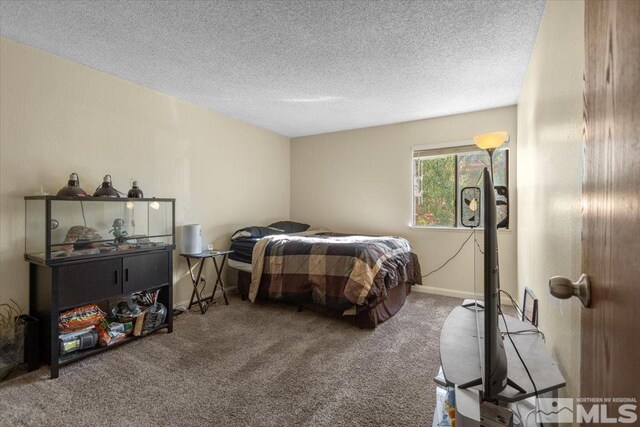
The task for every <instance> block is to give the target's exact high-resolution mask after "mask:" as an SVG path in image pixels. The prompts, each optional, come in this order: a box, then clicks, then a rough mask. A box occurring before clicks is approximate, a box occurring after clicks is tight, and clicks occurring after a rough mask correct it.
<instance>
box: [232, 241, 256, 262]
mask: <svg viewBox="0 0 640 427" xmlns="http://www.w3.org/2000/svg"><path fill="white" fill-rule="evenodd" d="M258 240H260V237H241V238H239V239H236V240H234V241H233V242H232V243H231V247H230V248H229V249H230V250H232V251H233V253H231V254H229V260H234V261H240V262H243V263H248V264H251V255H252V254H253V247H254V246H255V245H256V243H257V242H258Z"/></svg>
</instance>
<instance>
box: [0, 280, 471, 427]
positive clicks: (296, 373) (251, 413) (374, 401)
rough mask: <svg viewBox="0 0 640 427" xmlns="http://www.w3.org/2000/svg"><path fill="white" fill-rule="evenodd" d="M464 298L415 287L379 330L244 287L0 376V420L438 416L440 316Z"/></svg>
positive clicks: (274, 421)
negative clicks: (117, 343)
mask: <svg viewBox="0 0 640 427" xmlns="http://www.w3.org/2000/svg"><path fill="white" fill-rule="evenodd" d="M458 304H460V300H459V299H455V298H447V297H440V296H434V295H427V294H421V293H417V292H413V293H412V294H411V295H410V296H409V298H408V300H407V303H406V305H405V306H404V307H403V308H402V310H400V312H399V313H398V314H397V315H396V316H395V317H394V318H392V319H391V320H389V321H388V322H386V323H384V324H382V325H381V326H379V327H378V328H377V329H375V330H362V329H358V328H357V327H355V326H353V325H351V324H349V323H347V322H344V321H341V320H340V319H334V318H330V317H326V316H323V315H320V314H317V313H314V312H313V311H310V310H305V311H303V312H302V313H298V312H297V311H296V308H295V307H293V306H287V305H282V304H258V305H252V304H250V303H248V302H245V301H241V300H240V299H239V298H237V297H232V298H231V299H230V305H229V306H224V305H221V304H216V305H214V306H212V307H211V308H210V309H209V311H207V313H206V314H205V315H200V314H196V313H187V314H183V315H181V316H178V317H177V318H176V319H175V323H174V332H173V333H172V334H166V333H164V332H159V333H156V334H154V335H151V336H149V337H147V338H145V339H142V340H137V341H134V342H131V343H130V344H127V345H124V346H121V347H119V348H115V349H113V350H112V351H108V352H105V353H101V354H99V355H96V356H94V357H91V358H88V359H85V360H83V361H79V362H77V363H75V364H72V365H69V366H67V367H64V368H62V369H61V371H60V378H58V379H56V380H49V379H48V370H47V368H46V367H44V368H41V369H40V370H38V371H35V372H32V373H29V374H26V375H23V376H20V377H17V378H14V379H12V380H9V381H7V382H5V383H2V384H0V425H2V426H4V425H29V426H32V425H33V426H41V425H42V426H44V425H55V426H59V425H100V426H102V425H104V426H107V425H118V426H140V425H175V426H182V425H185V426H186V425H225V426H226V425H243V426H245V425H246V426H258V425H259V426H291V425H313V426H329V425H331V426H347V425H349V426H352V425H376V426H378V425H381V426H382V425H385V426H391V425H394V426H395V425H401V426H426V425H429V426H430V425H431V422H432V414H433V409H434V407H435V385H434V382H433V377H434V376H435V375H436V373H437V370H438V366H439V353H438V341H439V335H440V328H441V326H442V324H443V322H444V320H445V318H446V316H447V314H448V313H449V311H451V310H452V309H453V307H455V306H456V305H458Z"/></svg>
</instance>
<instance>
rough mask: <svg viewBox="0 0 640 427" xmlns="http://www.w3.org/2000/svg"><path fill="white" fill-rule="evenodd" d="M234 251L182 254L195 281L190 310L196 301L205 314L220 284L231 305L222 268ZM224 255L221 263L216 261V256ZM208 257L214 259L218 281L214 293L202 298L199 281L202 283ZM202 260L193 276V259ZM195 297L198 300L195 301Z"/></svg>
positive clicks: (225, 297) (226, 302)
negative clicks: (201, 277) (223, 279)
mask: <svg viewBox="0 0 640 427" xmlns="http://www.w3.org/2000/svg"><path fill="white" fill-rule="evenodd" d="M230 253H233V251H229V250H213V251H204V252H200V253H199V254H180V256H181V257H184V258H185V259H186V260H187V267H189V275H190V276H191V282H192V283H193V293H191V300H190V301H189V310H191V306H193V305H194V304H195V303H196V302H197V303H198V306H199V307H200V312H201V313H202V314H205V313H206V312H207V309H208V308H209V307H208V304H209V303H210V302H212V301H213V297H215V295H216V290H218V285H220V289H222V297H223V298H224V303H225V304H226V305H229V300H228V299H227V293H226V291H225V290H224V282H223V281H222V269H223V268H224V263H225V262H226V261H227V256H228V255H229V254H230ZM218 257H222V261H221V262H220V265H218V262H217V261H216V258H218ZM207 258H211V260H212V261H213V266H214V267H215V269H216V276H217V277H216V283H215V286H214V287H213V293H212V294H211V297H209V298H206V299H202V295H201V292H200V291H199V290H198V283H200V276H202V268H203V267H204V264H205V261H206V260H207ZM192 259H193V260H196V261H198V260H199V261H200V268H199V269H198V274H197V276H195V277H194V276H193V271H192V269H191V260H192ZM194 298H195V299H196V301H194Z"/></svg>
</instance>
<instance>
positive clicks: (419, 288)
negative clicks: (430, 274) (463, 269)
mask: <svg viewBox="0 0 640 427" xmlns="http://www.w3.org/2000/svg"><path fill="white" fill-rule="evenodd" d="M411 292H422V293H425V294H432V295H442V296H445V297H454V298H462V299H467V298H469V299H473V298H475V294H474V293H473V292H469V291H459V290H456V289H447V288H436V287H434V286H424V285H416V286H413V287H412V288H411ZM500 302H501V303H502V304H507V305H513V304H512V303H511V300H510V299H509V298H508V297H506V296H504V295H502V296H501V297H500Z"/></svg>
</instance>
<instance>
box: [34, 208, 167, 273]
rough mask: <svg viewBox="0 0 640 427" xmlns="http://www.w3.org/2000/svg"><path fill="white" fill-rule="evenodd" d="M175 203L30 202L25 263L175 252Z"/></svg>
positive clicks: (47, 262)
mask: <svg viewBox="0 0 640 427" xmlns="http://www.w3.org/2000/svg"><path fill="white" fill-rule="evenodd" d="M174 214H175V199H156V198H153V199H129V198H106V197H105V198H102V197H83V198H79V197H58V196H28V197H25V259H27V260H28V261H32V262H37V263H44V264H51V263H57V262H62V261H66V260H71V259H74V260H75V259H81V258H93V257H100V256H107V255H113V254H114V253H118V252H131V251H148V250H154V249H165V248H168V247H171V248H173V247H175V221H174Z"/></svg>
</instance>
